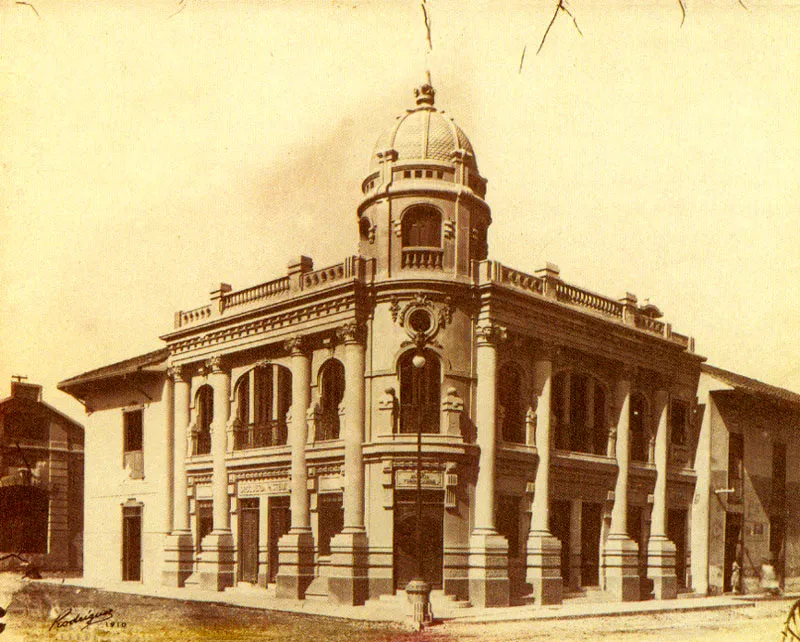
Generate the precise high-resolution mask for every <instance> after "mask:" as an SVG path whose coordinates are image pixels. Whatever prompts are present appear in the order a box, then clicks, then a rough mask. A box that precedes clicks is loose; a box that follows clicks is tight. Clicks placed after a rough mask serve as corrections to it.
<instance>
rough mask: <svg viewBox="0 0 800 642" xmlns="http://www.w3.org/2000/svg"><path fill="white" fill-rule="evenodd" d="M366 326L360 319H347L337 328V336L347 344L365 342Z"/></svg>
mask: <svg viewBox="0 0 800 642" xmlns="http://www.w3.org/2000/svg"><path fill="white" fill-rule="evenodd" d="M365 335H366V328H364V325H363V324H361V323H359V322H358V321H355V320H353V321H347V322H346V323H344V324H343V325H341V326H339V327H338V328H336V337H337V338H338V339H339V340H340V341H342V342H343V343H344V344H345V345H353V344H362V343H364V339H365Z"/></svg>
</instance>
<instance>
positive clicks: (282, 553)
mask: <svg viewBox="0 0 800 642" xmlns="http://www.w3.org/2000/svg"><path fill="white" fill-rule="evenodd" d="M313 579H314V536H313V535H312V534H311V530H310V529H309V530H302V531H301V530H297V531H295V532H292V531H291V530H290V531H289V532H288V533H286V535H284V536H283V537H281V538H280V540H278V575H277V577H276V578H275V596H276V597H279V598H283V599H289V600H302V599H303V598H305V595H306V589H307V588H308V585H309V584H311V581H312V580H313Z"/></svg>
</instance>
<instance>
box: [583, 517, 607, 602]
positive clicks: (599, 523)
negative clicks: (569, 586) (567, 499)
mask: <svg viewBox="0 0 800 642" xmlns="http://www.w3.org/2000/svg"><path fill="white" fill-rule="evenodd" d="M602 527H603V505H602V504H596V503H588V502H584V503H583V504H582V505H581V586H599V584H600V533H601V530H602Z"/></svg>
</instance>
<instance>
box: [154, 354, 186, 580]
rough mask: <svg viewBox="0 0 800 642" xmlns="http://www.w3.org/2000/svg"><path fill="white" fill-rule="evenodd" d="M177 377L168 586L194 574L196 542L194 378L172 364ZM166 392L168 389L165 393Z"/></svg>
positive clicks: (167, 548) (166, 555)
mask: <svg viewBox="0 0 800 642" xmlns="http://www.w3.org/2000/svg"><path fill="white" fill-rule="evenodd" d="M168 376H169V377H170V378H171V379H173V381H174V384H173V397H174V401H173V409H174V419H173V421H172V426H173V430H174V435H173V439H172V452H171V455H172V461H173V464H172V469H173V476H172V482H173V490H172V500H173V501H172V532H171V533H170V534H169V536H168V537H166V538H165V540H164V568H163V571H162V575H161V583H162V584H163V585H164V586H177V587H182V586H183V585H184V584H185V583H186V579H187V578H188V577H189V576H190V575H191V574H192V564H193V558H194V544H193V543H192V534H191V531H190V530H189V500H188V498H187V484H186V442H187V439H188V438H189V437H188V434H189V420H190V416H189V406H190V404H191V378H190V377H189V375H188V374H187V373H186V371H185V369H184V368H181V367H180V366H175V367H172V368H170V370H169V371H168ZM165 394H166V393H165Z"/></svg>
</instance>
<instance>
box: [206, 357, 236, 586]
mask: <svg viewBox="0 0 800 642" xmlns="http://www.w3.org/2000/svg"><path fill="white" fill-rule="evenodd" d="M207 367H208V368H210V369H211V373H210V374H209V377H208V381H209V384H210V385H211V388H212V389H213V391H214V418H213V420H212V422H211V467H212V468H211V498H212V500H213V504H212V506H213V508H212V511H213V512H212V524H213V529H212V531H211V533H209V534H208V535H206V536H205V537H204V538H203V541H202V542H200V556H199V558H198V563H197V580H198V585H199V587H200V588H202V589H206V590H211V591H222V590H225V588H227V587H229V586H233V585H234V572H233V569H234V553H235V551H234V547H233V535H232V534H231V512H230V499H229V497H228V466H227V454H228V420H229V419H230V414H231V373H230V372H228V371H226V370H224V369H223V363H222V358H221V357H219V356H214V357H212V358H211V359H209V360H208V363H207Z"/></svg>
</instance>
